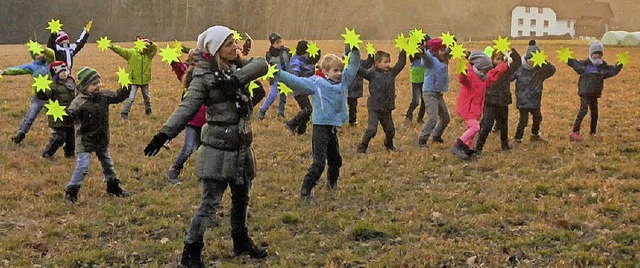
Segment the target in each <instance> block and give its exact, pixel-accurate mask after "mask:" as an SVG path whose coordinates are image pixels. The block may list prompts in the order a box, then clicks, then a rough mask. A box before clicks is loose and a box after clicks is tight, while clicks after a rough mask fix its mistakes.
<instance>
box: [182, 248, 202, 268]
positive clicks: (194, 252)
mask: <svg viewBox="0 0 640 268" xmlns="http://www.w3.org/2000/svg"><path fill="white" fill-rule="evenodd" d="M203 247H204V243H191V244H190V243H184V249H183V250H182V259H181V260H180V264H179V265H178V267H180V268H201V267H206V266H204V263H202V259H200V255H201V254H202V248H203Z"/></svg>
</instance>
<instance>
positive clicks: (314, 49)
mask: <svg viewBox="0 0 640 268" xmlns="http://www.w3.org/2000/svg"><path fill="white" fill-rule="evenodd" d="M307 52H308V53H309V57H316V56H318V55H320V53H319V52H320V48H319V47H318V44H316V42H309V45H308V46H307Z"/></svg>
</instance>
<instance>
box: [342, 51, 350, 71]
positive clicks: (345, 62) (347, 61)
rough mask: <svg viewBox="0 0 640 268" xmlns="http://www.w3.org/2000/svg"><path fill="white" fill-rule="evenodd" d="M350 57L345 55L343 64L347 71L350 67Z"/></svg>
mask: <svg viewBox="0 0 640 268" xmlns="http://www.w3.org/2000/svg"><path fill="white" fill-rule="evenodd" d="M349 57H350V54H347V55H344V57H343V59H342V64H344V68H345V69H347V65H349Z"/></svg>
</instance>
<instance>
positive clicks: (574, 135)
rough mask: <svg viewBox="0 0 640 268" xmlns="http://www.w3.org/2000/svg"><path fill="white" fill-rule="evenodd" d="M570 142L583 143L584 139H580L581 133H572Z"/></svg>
mask: <svg viewBox="0 0 640 268" xmlns="http://www.w3.org/2000/svg"><path fill="white" fill-rule="evenodd" d="M569 140H570V141H573V142H581V141H582V137H580V133H578V132H571V133H570V134H569Z"/></svg>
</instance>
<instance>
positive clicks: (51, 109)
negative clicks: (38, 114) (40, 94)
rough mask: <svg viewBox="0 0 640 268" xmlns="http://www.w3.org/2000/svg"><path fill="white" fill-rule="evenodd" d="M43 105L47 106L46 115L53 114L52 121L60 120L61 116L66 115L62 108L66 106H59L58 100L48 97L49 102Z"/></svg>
mask: <svg viewBox="0 0 640 268" xmlns="http://www.w3.org/2000/svg"><path fill="white" fill-rule="evenodd" d="M44 107H45V108H47V113H46V115H50V116H53V121H62V117H63V116H65V115H68V114H67V112H65V110H64V109H65V108H67V106H61V105H60V103H58V100H54V101H52V100H51V99H49V104H45V105H44Z"/></svg>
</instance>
